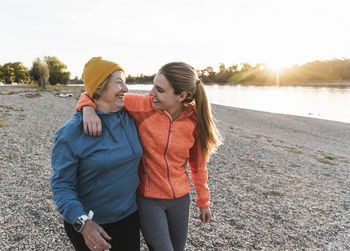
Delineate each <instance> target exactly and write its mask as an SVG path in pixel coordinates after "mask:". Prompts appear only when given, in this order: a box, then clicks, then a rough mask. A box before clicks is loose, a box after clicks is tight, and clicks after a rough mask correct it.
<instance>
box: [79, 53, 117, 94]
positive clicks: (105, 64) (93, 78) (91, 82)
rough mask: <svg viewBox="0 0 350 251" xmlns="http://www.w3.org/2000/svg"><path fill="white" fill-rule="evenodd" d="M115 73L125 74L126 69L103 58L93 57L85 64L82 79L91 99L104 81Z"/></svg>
mask: <svg viewBox="0 0 350 251" xmlns="http://www.w3.org/2000/svg"><path fill="white" fill-rule="evenodd" d="M115 71H122V72H124V69H123V68H122V67H121V66H120V65H119V64H117V63H114V62H111V61H107V60H104V59H102V57H93V58H91V59H90V60H89V61H88V62H87V63H86V64H85V67H84V72H83V75H82V77H83V80H84V85H85V88H86V91H87V93H88V95H89V97H90V98H92V97H93V96H94V94H95V91H96V89H97V88H98V87H99V86H100V85H101V84H102V83H103V81H105V80H106V78H107V77H108V76H109V75H111V74H112V73H113V72H115Z"/></svg>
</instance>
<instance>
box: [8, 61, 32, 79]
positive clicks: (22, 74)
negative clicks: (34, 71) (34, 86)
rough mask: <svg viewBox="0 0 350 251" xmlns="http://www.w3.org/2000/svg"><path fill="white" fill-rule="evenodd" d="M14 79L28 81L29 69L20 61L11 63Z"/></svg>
mask: <svg viewBox="0 0 350 251" xmlns="http://www.w3.org/2000/svg"><path fill="white" fill-rule="evenodd" d="M12 67H13V69H14V75H15V80H14V82H17V83H28V82H29V81H30V76H29V71H28V69H27V68H26V67H24V65H23V64H22V63H21V62H15V63H12Z"/></svg>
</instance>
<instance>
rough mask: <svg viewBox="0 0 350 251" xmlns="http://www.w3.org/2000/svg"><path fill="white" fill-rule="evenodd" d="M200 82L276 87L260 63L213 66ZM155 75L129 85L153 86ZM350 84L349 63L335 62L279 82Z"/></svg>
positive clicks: (297, 69) (285, 74)
mask: <svg viewBox="0 0 350 251" xmlns="http://www.w3.org/2000/svg"><path fill="white" fill-rule="evenodd" d="M197 74H198V76H199V78H200V79H201V80H202V81H203V82H204V83H206V84H236V83H256V84H259V83H270V84H275V83H276V74H277V72H276V71H275V70H272V69H270V68H269V67H268V65H266V64H263V63H258V64H256V65H250V64H249V63H240V64H233V65H231V66H228V67H226V66H225V64H220V65H219V68H218V71H215V70H214V68H213V67H212V66H208V67H206V68H204V69H202V70H197ZM153 78H154V75H148V76H145V75H143V74H141V75H140V76H137V77H133V76H128V77H127V81H128V82H129V83H146V82H152V80H153ZM336 81H350V59H346V58H343V59H332V60H324V61H320V60H316V61H313V62H308V63H306V64H304V65H301V66H299V65H295V66H292V67H289V68H285V69H282V70H279V71H278V82H279V83H280V84H283V83H286V84H287V83H296V82H299V83H300V82H301V83H305V82H336Z"/></svg>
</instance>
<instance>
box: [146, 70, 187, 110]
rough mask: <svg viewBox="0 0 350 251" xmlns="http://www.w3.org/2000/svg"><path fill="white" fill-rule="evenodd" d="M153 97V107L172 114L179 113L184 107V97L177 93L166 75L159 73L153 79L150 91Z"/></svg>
mask: <svg viewBox="0 0 350 251" xmlns="http://www.w3.org/2000/svg"><path fill="white" fill-rule="evenodd" d="M149 94H150V95H151V96H152V97H153V108H155V109H160V110H163V111H166V112H168V113H169V114H170V115H172V116H173V115H174V114H178V113H179V112H181V111H182V109H183V104H182V101H183V99H184V98H183V97H181V95H176V94H175V92H174V88H173V87H171V85H170V83H169V81H168V80H167V79H166V77H165V76H164V75H163V74H161V73H158V74H157V75H156V76H155V77H154V80H153V88H152V90H151V91H150V93H149Z"/></svg>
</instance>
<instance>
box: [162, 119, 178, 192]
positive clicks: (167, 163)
mask: <svg viewBox="0 0 350 251" xmlns="http://www.w3.org/2000/svg"><path fill="white" fill-rule="evenodd" d="M172 131H173V121H172V120H171V119H170V128H169V136H168V143H167V145H166V148H165V152H164V159H165V162H166V165H167V168H168V180H169V184H170V186H171V189H172V190H173V194H174V198H176V194H175V190H174V187H173V184H172V183H171V179H170V166H169V162H168V159H167V158H166V154H167V153H168V148H169V144H170V139H171V133H172Z"/></svg>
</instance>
